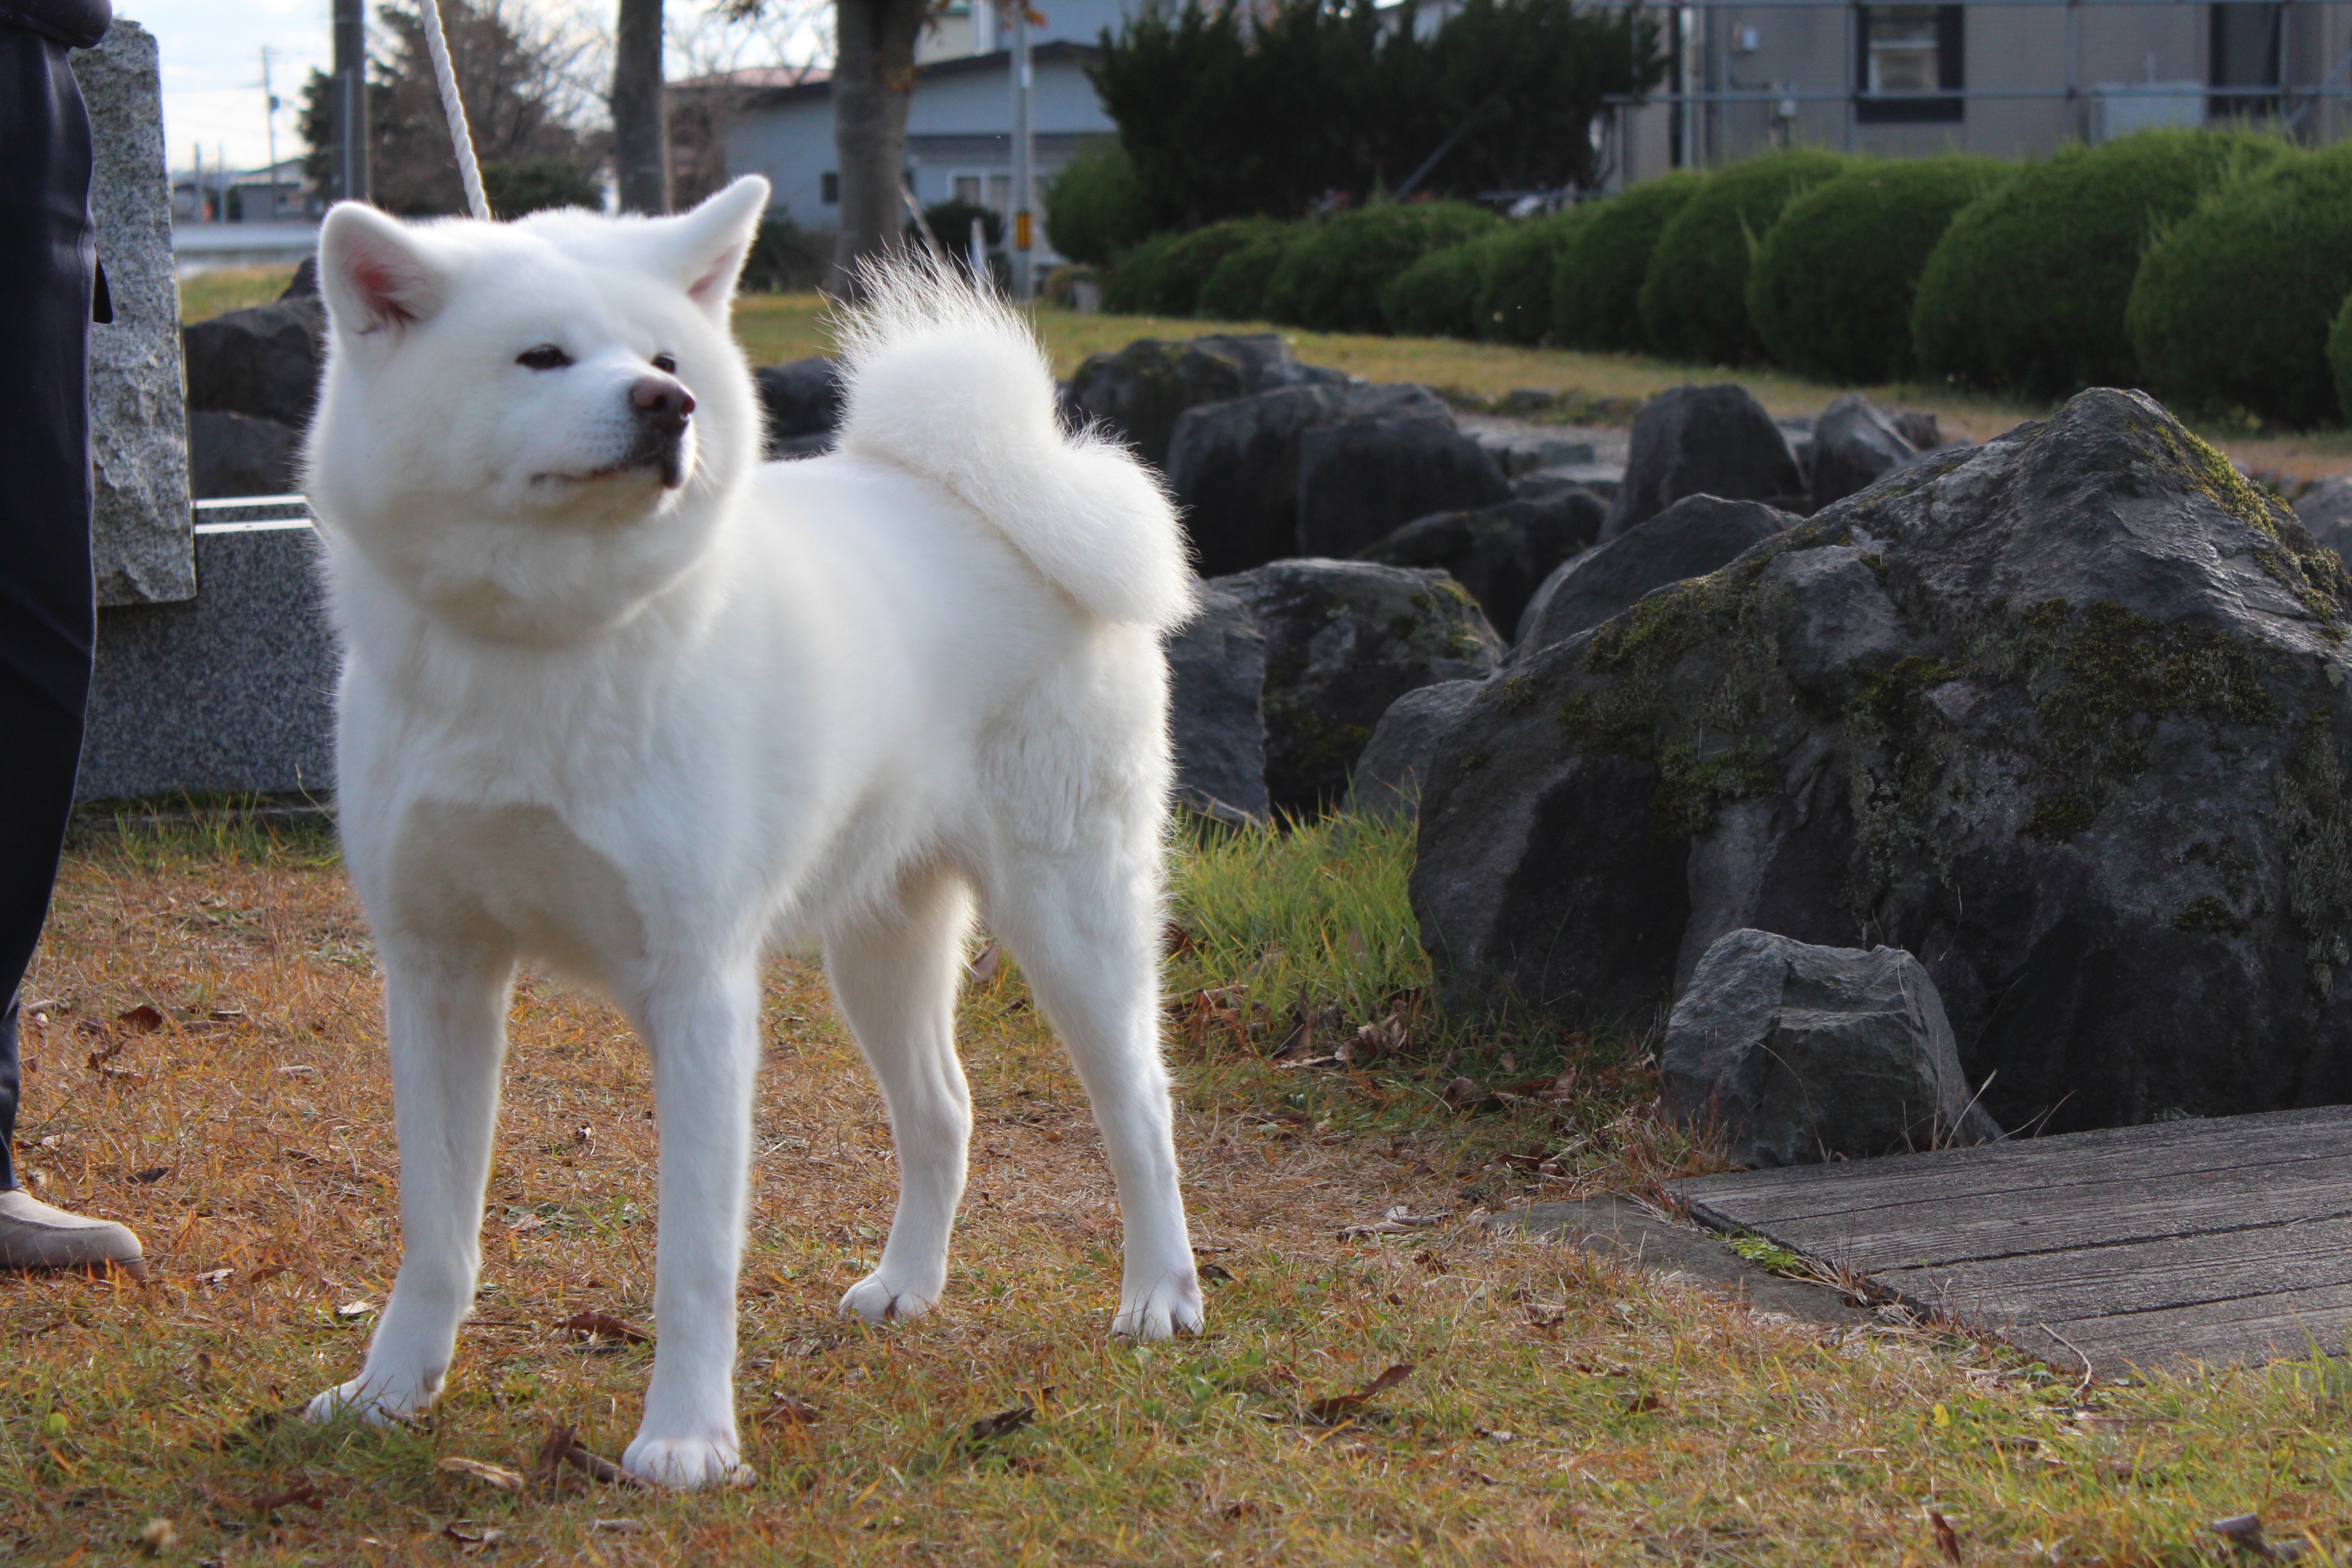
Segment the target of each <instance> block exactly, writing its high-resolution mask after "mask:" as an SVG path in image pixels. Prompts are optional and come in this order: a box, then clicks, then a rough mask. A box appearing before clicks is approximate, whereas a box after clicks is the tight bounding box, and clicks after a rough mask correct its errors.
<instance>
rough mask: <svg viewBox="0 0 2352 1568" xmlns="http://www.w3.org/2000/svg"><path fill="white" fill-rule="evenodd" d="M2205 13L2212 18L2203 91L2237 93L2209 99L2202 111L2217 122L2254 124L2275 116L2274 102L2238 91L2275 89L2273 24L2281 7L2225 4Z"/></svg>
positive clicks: (2265, 96)
mask: <svg viewBox="0 0 2352 1568" xmlns="http://www.w3.org/2000/svg"><path fill="white" fill-rule="evenodd" d="M2207 9H2209V10H2210V12H2211V13H2212V18H2213V20H2212V47H2211V48H2210V50H2209V51H2208V54H2209V58H2208V61H2207V73H2206V85H2207V86H2208V87H2221V88H2236V89H2241V90H2239V91H2236V92H2227V93H2215V94H2214V95H2213V96H2212V97H2211V98H2210V99H2209V100H2207V108H2208V110H2209V111H2210V113H2212V114H2213V115H2215V116H2216V117H2218V118H2221V119H2260V118H2263V116H2266V115H2272V114H2276V113H2277V112H2278V99H2277V98H2276V97H2274V96H2273V95H2271V94H2268V93H2259V92H2246V91H2244V90H2242V89H2246V88H2250V87H2276V86H2278V85H2279V18H2280V13H2281V12H2283V11H2284V9H2285V7H2284V6H2283V5H2259V4H2229V5H2212V6H2209V7H2207Z"/></svg>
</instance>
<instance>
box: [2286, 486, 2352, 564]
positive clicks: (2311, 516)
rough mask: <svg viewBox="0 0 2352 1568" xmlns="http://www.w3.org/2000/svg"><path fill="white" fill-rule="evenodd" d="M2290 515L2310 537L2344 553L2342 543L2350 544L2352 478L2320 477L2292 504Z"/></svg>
mask: <svg viewBox="0 0 2352 1568" xmlns="http://www.w3.org/2000/svg"><path fill="white" fill-rule="evenodd" d="M2294 515H2295V516H2296V517H2297V518H2299V519H2301V520H2302V522H2303V526H2304V527H2305V528H2307V529H2309V530H2311V537H2312V538H2314V539H2315V540H2317V541H2319V542H2320V543H2322V544H2325V545H2326V546H2327V548H2328V549H2330V550H2333V551H2334V552H2336V554H2338V555H2342V554H2344V549H2345V546H2346V545H2347V544H2352V479H2322V480H2320V481H2319V483H2317V484H2316V485H2314V486H2313V487H2312V488H2311V489H2308V490H2305V492H2304V493H2303V497H2302V499H2301V500H2297V501H2296V502H2295V503H2294ZM2347 559H2352V557H2347Z"/></svg>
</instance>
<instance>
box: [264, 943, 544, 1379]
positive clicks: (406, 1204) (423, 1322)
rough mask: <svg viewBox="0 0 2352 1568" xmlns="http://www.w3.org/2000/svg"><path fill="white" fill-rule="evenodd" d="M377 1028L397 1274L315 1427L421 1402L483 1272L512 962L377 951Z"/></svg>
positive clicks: (498, 956) (503, 956)
mask: <svg viewBox="0 0 2352 1568" xmlns="http://www.w3.org/2000/svg"><path fill="white" fill-rule="evenodd" d="M383 964H384V986H383V989H384V1025H385V1035H386V1037H387V1040H388V1043H389V1045H390V1047H391V1053H392V1089H393V1124H394V1131H396V1132H397V1134H398V1136H399V1139H400V1230H401V1259H400V1277H399V1279H397V1280H396V1281H395V1282H394V1286H393V1290H392V1300H391V1301H390V1303H389V1304H387V1305H386V1306H385V1308H384V1310H383V1321H381V1322H379V1323H378V1324H377V1325H376V1331H375V1338H374V1340H373V1342H370V1344H369V1345H368V1354H367V1364H366V1366H365V1367H364V1368H363V1369H362V1371H361V1373H360V1374H359V1376H357V1377H355V1378H353V1379H352V1380H351V1381H350V1382H349V1383H345V1384H339V1385H337V1386H336V1387H333V1388H331V1389H329V1390H327V1391H326V1392H325V1393H324V1394H320V1395H319V1396H318V1397H317V1398H315V1399H313V1400H311V1401H310V1411H309V1414H310V1418H311V1419H312V1420H314V1421H322V1420H328V1419H331V1418H332V1417H334V1416H338V1415H358V1416H361V1417H362V1418H363V1419H366V1420H369V1421H375V1422H383V1421H388V1420H391V1419H394V1418H395V1417H398V1416H403V1415H415V1414H417V1413H419V1412H420V1411H423V1410H424V1409H425V1408H426V1407H427V1406H428V1405H431V1404H432V1403H433V1401H434V1399H435V1398H436V1396H437V1395H438V1394H440V1392H441V1384H442V1380H443V1379H444V1378H446V1376H447V1375H448V1372H449V1358H450V1356H451V1355H452V1353H454V1352H455V1351H456V1348H457V1325H458V1323H459V1322H460V1321H463V1320H464V1318H465V1316H466V1313H467V1310H468V1309H469V1308H470V1307H472V1305H473V1302H474V1284H475V1280H476V1278H477V1277H478V1274H479V1272H480V1270H481V1263H482V1191H483V1188H484V1187H485V1185H487V1184H488V1181H489V1176H490V1140H491V1135H492V1132H493V1131H494V1129H495V1126H496V1123H497V1121H498V1112H499V1062H500V1060H501V1059H502V1058H504V1056H505V1055H506V1003H507V985H508V983H509V980H511V978H512V977H513V973H514V962H513V958H512V956H511V955H510V954H509V953H506V952H492V951H488V950H483V949H439V950H423V949H417V948H413V947H403V946H398V945H394V944H389V943H388V944H386V946H385V948H384V952H383Z"/></svg>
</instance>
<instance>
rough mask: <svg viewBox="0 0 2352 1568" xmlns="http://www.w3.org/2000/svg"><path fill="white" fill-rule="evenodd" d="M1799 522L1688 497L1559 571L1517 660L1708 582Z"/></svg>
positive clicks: (1739, 504)
mask: <svg viewBox="0 0 2352 1568" xmlns="http://www.w3.org/2000/svg"><path fill="white" fill-rule="evenodd" d="M1795 521H1797V520H1796V518H1794V517H1792V516H1790V514H1789V513H1787V512H1785V511H1779V510H1774V509H1773V508H1771V507H1769V506H1766V505H1765V504H1764V503H1763V502H1761V501H1752V500H1722V499H1720V498H1718V497H1716V496H1706V495H1699V496H1685V497H1684V498H1683V499H1682V500H1678V501H1676V502H1675V504H1674V505H1672V506H1670V507H1668V508H1667V509H1666V510H1664V511H1662V512H1660V513H1658V515H1657V516H1655V517H1653V518H1651V519H1650V520H1649V521H1646V522H1642V523H1638V524H1636V525H1635V526H1634V527H1633V529H1632V530H1630V531H1627V532H1624V533H1621V534H1619V535H1618V536H1617V537H1616V538H1614V539H1612V540H1610V541H1608V542H1606V543H1604V544H1602V545H1601V546H1600V548H1598V549H1595V550H1589V551H1587V552H1584V553H1583V554H1581V555H1579V556H1577V557H1576V558H1575V559H1574V560H1572V561H1569V562H1566V563H1562V564H1561V565H1560V566H1559V567H1557V568H1555V569H1554V570H1553V572H1552V574H1551V575H1550V576H1549V577H1547V578H1545V579H1544V581H1543V584H1542V585H1541V586H1539V587H1538V588H1537V590H1536V592H1535V594H1534V595H1533V596H1532V597H1530V598H1529V599H1528V604H1527V607H1526V608H1525V609H1524V610H1523V611H1521V612H1520V615H1519V618H1518V620H1517V623H1516V624H1517V629H1518V637H1517V641H1516V646H1517V648H1518V650H1519V656H1520V657H1524V656H1525V655H1526V654H1528V653H1529V652H1531V651H1533V650H1535V649H1537V648H1541V647H1550V646H1551V645H1552V644H1554V643H1557V642H1565V641H1566V640H1567V639H1568V638H1570V637H1574V636H1575V635H1576V634H1577V633H1579V632H1580V631H1582V630H1584V629H1585V628H1586V627H1588V626H1599V625H1600V624H1601V622H1603V621H1605V620H1608V619H1609V618H1610V617H1611V616H1616V615H1620V614H1622V612H1624V611H1625V610H1627V609H1629V608H1631V607H1632V606H1633V604H1634V602H1635V601H1636V600H1638V599H1640V598H1641V597H1642V596H1643V595H1645V594H1648V593H1650V592H1651V591H1653V590H1654V589H1658V588H1663V587H1664V586H1665V585H1666V584H1669V583H1679V582H1682V581H1683V580H1684V579H1685V578H1688V577H1703V576H1705V575H1706V574H1708V573H1709V572H1713V571H1715V570H1716V569H1717V568H1718V567H1721V566H1723V565H1725V564H1727V563H1729V562H1731V561H1733V560H1736V559H1737V558H1738V556H1739V554H1740V552H1743V551H1745V550H1747V549H1748V547H1749V546H1750V545H1754V544H1758V543H1760V542H1763V541H1765V540H1767V539H1769V538H1771V537H1772V536H1773V535H1774V534H1776V533H1779V532H1780V531H1781V530H1783V529H1785V528H1787V527H1788V526H1789V525H1790V524H1791V523H1793V522H1795Z"/></svg>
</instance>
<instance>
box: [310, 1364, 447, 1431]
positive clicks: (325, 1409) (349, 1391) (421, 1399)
mask: <svg viewBox="0 0 2352 1568" xmlns="http://www.w3.org/2000/svg"><path fill="white" fill-rule="evenodd" d="M437 1392H438V1388H437V1386H436V1388H433V1389H427V1388H425V1386H424V1384H423V1383H422V1382H421V1381H418V1382H416V1383H415V1384H414V1386H413V1387H411V1388H409V1389H406V1390H404V1389H402V1388H401V1386H400V1385H399V1384H397V1383H395V1382H387V1381H386V1380H384V1379H382V1378H373V1379H372V1378H369V1377H366V1376H364V1375H362V1376H360V1377H355V1378H353V1379H352V1380H351V1381H350V1382H349V1383H339V1384H335V1386H334V1387H332V1388H331V1389H329V1390H327V1391H326V1392H325V1393H324V1394H320V1395H318V1396H317V1397H316V1398H314V1399H312V1400H311V1401H310V1404H308V1405H304V1406H303V1407H302V1418H303V1419H304V1420H306V1421H320V1422H326V1421H364V1422H366V1423H367V1424H368V1425H369V1426H391V1425H393V1424H394V1422H397V1421H404V1420H406V1419H407V1418H408V1417H409V1416H412V1415H422V1414H424V1412H425V1410H426V1409H428V1408H429V1407H430V1406H431V1405H432V1404H433V1395H434V1394H436V1393H437Z"/></svg>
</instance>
